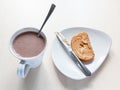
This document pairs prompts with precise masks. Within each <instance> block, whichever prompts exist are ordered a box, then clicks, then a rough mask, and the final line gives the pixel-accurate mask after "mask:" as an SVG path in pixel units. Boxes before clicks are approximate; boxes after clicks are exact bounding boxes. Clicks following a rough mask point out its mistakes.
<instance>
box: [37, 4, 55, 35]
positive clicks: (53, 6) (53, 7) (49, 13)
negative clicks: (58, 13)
mask: <svg viewBox="0 0 120 90" xmlns="http://www.w3.org/2000/svg"><path fill="white" fill-rule="evenodd" d="M55 7H56V5H55V4H52V5H51V8H50V10H49V12H48V14H47V16H46V18H45V20H44V22H43V24H42V26H41V28H40V30H39V32H38V37H39V36H40V32H41V30H42V28H43V27H44V25H45V23H46V22H47V20H48V19H49V17H50V15H51V14H52V12H53V11H54V9H55Z"/></svg>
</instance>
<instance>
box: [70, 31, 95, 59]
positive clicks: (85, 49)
mask: <svg viewBox="0 0 120 90" xmlns="http://www.w3.org/2000/svg"><path fill="white" fill-rule="evenodd" d="M71 47H72V50H73V51H74V53H75V54H76V55H77V56H78V57H79V59H80V60H82V61H91V60H92V59H93V58H94V55H95V54H94V51H93V49H92V46H91V44H90V40H89V37H88V34H87V33H86V32H81V33H79V34H77V35H76V36H73V37H72V40H71Z"/></svg>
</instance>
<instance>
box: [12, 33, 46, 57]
mask: <svg viewBox="0 0 120 90" xmlns="http://www.w3.org/2000/svg"><path fill="white" fill-rule="evenodd" d="M37 34H38V33H36V32H25V33H22V34H20V35H18V36H17V37H16V38H15V40H14V41H13V48H14V49H15V51H16V53H17V54H19V55H20V56H22V57H33V56H36V55H38V54H39V53H40V52H41V51H42V50H43V49H44V47H45V39H44V38H43V37H42V36H40V37H38V36H37Z"/></svg>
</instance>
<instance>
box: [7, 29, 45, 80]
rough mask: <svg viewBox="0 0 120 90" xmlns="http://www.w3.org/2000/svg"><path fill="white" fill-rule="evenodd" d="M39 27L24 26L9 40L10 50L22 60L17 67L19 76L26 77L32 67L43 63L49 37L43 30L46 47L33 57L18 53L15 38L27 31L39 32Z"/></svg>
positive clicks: (42, 34)
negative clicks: (14, 42)
mask: <svg viewBox="0 0 120 90" xmlns="http://www.w3.org/2000/svg"><path fill="white" fill-rule="evenodd" d="M38 31H39V29H36V28H32V27H28V28H23V29H20V30H18V31H16V32H15V33H14V34H13V35H12V36H11V38H10V41H9V50H10V52H11V53H12V54H13V55H14V56H15V57H16V58H18V59H19V60H20V63H19V65H18V68H17V75H18V76H19V77H22V78H25V77H26V76H27V74H28V72H29V70H30V68H36V67H38V66H39V65H40V64H41V61H42V58H43V55H44V52H45V48H46V44H47V38H46V36H45V34H44V33H43V32H41V36H42V37H43V38H44V40H45V47H44V49H43V50H42V52H40V53H39V54H38V55H37V56H33V57H22V56H20V55H19V54H17V53H16V52H15V50H14V48H13V41H14V39H15V38H16V37H17V36H18V35H20V34H22V33H25V32H37V33H38Z"/></svg>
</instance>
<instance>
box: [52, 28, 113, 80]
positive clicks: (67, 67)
mask: <svg viewBox="0 0 120 90" xmlns="http://www.w3.org/2000/svg"><path fill="white" fill-rule="evenodd" d="M79 32H87V33H88V35H89V38H90V42H91V44H92V47H93V50H94V53H95V57H94V60H93V61H92V62H90V63H85V65H86V67H87V68H88V69H89V70H90V71H91V73H92V74H93V73H94V72H95V71H96V70H97V69H98V68H99V67H100V66H101V65H102V63H103V62H104V60H105V58H106V56H107V55H108V52H109V49H110V46H111V43H112V40H111V38H110V37H109V36H108V35H107V34H105V33H104V32H101V31H98V30H94V29H90V28H83V27H76V28H69V29H65V30H63V31H61V33H62V34H63V35H64V36H65V37H66V39H67V40H68V41H69V42H70V41H71V38H72V37H73V36H74V35H76V34H77V33H79ZM52 58H53V62H54V64H55V66H56V67H57V69H58V70H59V71H60V72H61V73H63V74H64V75H65V76H67V77H69V78H71V79H75V80H81V79H84V78H87V76H85V75H84V74H83V73H82V71H81V70H80V69H79V68H78V67H77V66H76V65H75V63H74V62H73V60H72V59H71V58H70V57H69V56H68V54H67V53H66V52H65V51H64V49H63V47H62V46H61V44H60V43H59V41H58V40H57V38H55V40H54V42H53V45H52Z"/></svg>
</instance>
